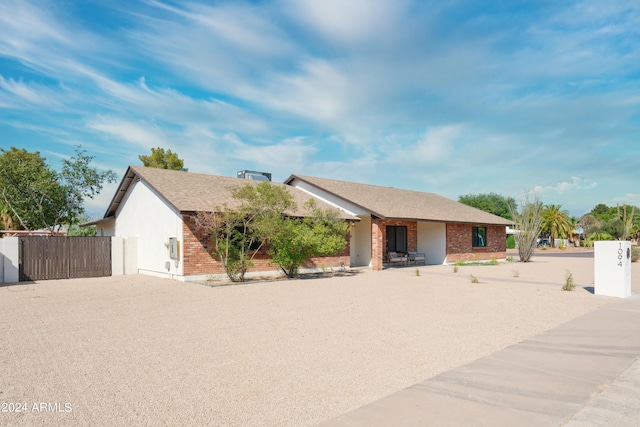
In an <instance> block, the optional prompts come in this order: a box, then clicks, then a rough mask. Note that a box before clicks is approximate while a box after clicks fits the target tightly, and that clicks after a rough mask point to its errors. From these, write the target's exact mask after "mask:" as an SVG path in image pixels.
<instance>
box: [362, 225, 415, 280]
mask: <svg viewBox="0 0 640 427" xmlns="http://www.w3.org/2000/svg"><path fill="white" fill-rule="evenodd" d="M388 225H394V226H405V227H407V251H417V250H418V222H417V221H399V220H383V219H380V218H376V217H374V216H372V217H371V264H372V269H373V270H382V263H383V262H384V260H385V259H386V257H387V226H388Z"/></svg>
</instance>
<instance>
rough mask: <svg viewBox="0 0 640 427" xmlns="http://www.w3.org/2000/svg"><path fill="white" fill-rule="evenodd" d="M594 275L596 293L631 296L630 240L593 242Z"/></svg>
mask: <svg viewBox="0 0 640 427" xmlns="http://www.w3.org/2000/svg"><path fill="white" fill-rule="evenodd" d="M594 277H595V284H594V293H595V294H596V295H607V296H611V297H620V298H627V297H629V296H631V242H627V241H617V240H616V241H598V242H595V264H594Z"/></svg>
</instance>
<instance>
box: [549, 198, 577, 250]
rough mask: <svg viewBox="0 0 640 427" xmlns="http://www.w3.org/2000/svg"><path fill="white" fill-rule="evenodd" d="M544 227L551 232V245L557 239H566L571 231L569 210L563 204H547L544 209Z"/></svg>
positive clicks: (552, 245)
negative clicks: (564, 208)
mask: <svg viewBox="0 0 640 427" xmlns="http://www.w3.org/2000/svg"><path fill="white" fill-rule="evenodd" d="M542 229H543V230H545V231H548V232H549V236H550V237H551V238H550V239H549V240H551V241H550V244H551V247H552V248H553V247H554V245H555V242H554V240H555V239H564V238H566V237H567V234H568V233H569V232H570V231H571V229H570V222H569V212H568V211H566V210H562V205H546V206H545V207H544V209H543V211H542Z"/></svg>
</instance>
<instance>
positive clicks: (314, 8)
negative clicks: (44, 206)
mask: <svg viewBox="0 0 640 427" xmlns="http://www.w3.org/2000/svg"><path fill="white" fill-rule="evenodd" d="M405 6H406V2H404V1H400V0H394V1H387V0H349V1H343V0H323V1H315V0H302V1H300V0H294V1H288V2H287V3H286V7H287V9H289V10H290V11H291V13H292V14H293V16H294V19H301V20H303V21H304V22H305V23H307V24H308V25H310V26H311V27H312V28H313V29H314V30H315V31H316V32H318V33H319V34H321V35H322V37H323V38H324V39H326V40H332V41H333V42H335V43H336V44H345V43H346V44H361V43H367V44H370V43H372V41H373V40H381V39H383V38H384V37H389V36H392V34H390V30H391V28H392V26H393V24H395V23H396V22H398V21H399V20H400V19H399V18H400V16H401V15H402V12H403V9H404V8H405Z"/></svg>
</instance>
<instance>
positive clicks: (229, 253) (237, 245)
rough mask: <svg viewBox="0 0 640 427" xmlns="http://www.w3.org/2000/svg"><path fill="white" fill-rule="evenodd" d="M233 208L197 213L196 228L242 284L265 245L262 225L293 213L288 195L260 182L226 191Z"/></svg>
mask: <svg viewBox="0 0 640 427" xmlns="http://www.w3.org/2000/svg"><path fill="white" fill-rule="evenodd" d="M229 190H230V192H231V197H232V198H233V200H234V201H233V204H232V205H229V204H225V205H223V206H221V207H218V208H217V209H216V212H200V213H198V214H197V215H196V218H195V221H196V226H197V227H198V228H199V229H201V230H206V231H207V232H208V233H210V235H211V237H212V239H213V241H214V246H215V255H217V257H218V258H219V259H220V261H221V262H222V265H223V266H224V269H225V272H226V273H227V276H228V277H229V279H230V280H231V281H233V282H243V281H244V280H245V274H246V272H247V271H248V270H249V268H251V266H252V265H253V259H254V257H255V256H256V254H257V253H258V251H259V250H260V249H261V248H262V246H263V245H264V243H265V240H266V235H265V232H266V231H267V230H268V228H269V227H268V226H267V225H266V224H270V223H273V222H275V221H276V218H278V217H281V216H282V213H283V212H285V211H287V210H295V209H296V204H295V202H294V201H293V197H292V196H291V194H290V193H289V192H288V191H287V190H286V189H285V188H284V187H282V186H276V185H272V184H271V183H270V182H263V183H261V184H259V185H253V184H250V183H247V184H245V185H244V186H242V187H230V188H229Z"/></svg>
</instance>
